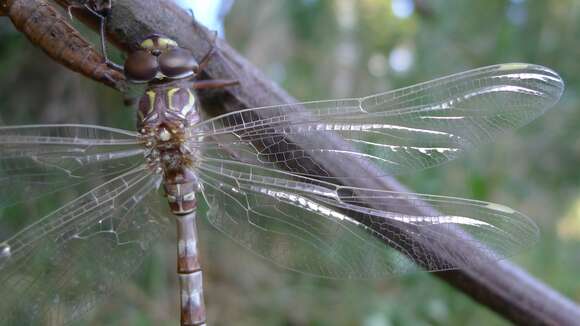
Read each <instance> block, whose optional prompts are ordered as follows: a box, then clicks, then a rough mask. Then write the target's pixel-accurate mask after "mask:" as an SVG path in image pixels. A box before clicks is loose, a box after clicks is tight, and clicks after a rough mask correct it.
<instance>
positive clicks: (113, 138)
mask: <svg viewBox="0 0 580 326" xmlns="http://www.w3.org/2000/svg"><path fill="white" fill-rule="evenodd" d="M143 151H144V150H143V147H142V146H140V145H139V141H138V139H137V137H136V134H135V133H131V132H128V131H124V130H119V129H113V128H106V127H97V126H85V125H30V126H8V127H0V209H2V208H5V207H9V206H11V205H13V204H16V203H18V202H19V201H22V200H27V201H30V200H32V199H36V198H39V197H41V196H44V195H48V194H52V193H56V192H59V191H60V192H62V191H66V190H67V189H68V190H70V189H72V188H75V187H78V186H84V187H85V189H88V188H90V187H91V186H90V185H87V184H88V183H92V184H93V185H95V184H100V183H102V182H104V181H106V180H109V179H110V178H113V177H115V176H118V175H120V174H122V173H124V172H126V171H128V170H131V169H134V168H135V167H137V166H139V165H141V164H143Z"/></svg>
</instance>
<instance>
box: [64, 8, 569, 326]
mask: <svg viewBox="0 0 580 326" xmlns="http://www.w3.org/2000/svg"><path fill="white" fill-rule="evenodd" d="M57 2H59V3H60V4H61V5H64V6H66V5H67V4H69V3H70V2H71V0H57ZM79 18H80V19H81V20H83V21H85V22H86V23H88V24H89V25H90V26H93V27H94V26H96V20H95V18H94V17H91V16H89V15H86V14H81V15H80V17H79ZM154 32H156V33H162V34H165V35H167V36H170V37H172V38H174V39H175V40H176V41H177V42H178V43H179V44H180V45H181V46H183V47H186V48H189V49H191V50H192V51H193V53H194V55H195V56H196V58H198V59H199V58H201V57H202V56H203V55H204V54H205V53H206V52H207V50H208V48H209V41H208V40H210V39H211V35H212V34H211V32H210V31H208V30H207V29H206V28H204V27H203V26H201V25H199V24H196V23H193V22H192V17H191V16H190V15H189V14H188V13H187V12H186V11H185V10H183V9H182V8H180V7H178V6H177V5H175V4H174V3H173V2H171V1H158V0H116V1H113V10H112V14H111V17H110V20H109V23H108V26H107V33H108V37H109V40H110V41H112V42H113V43H114V44H115V45H117V46H118V47H119V48H121V49H124V50H126V49H128V48H131V47H132V45H133V44H136V43H137V42H138V41H140V39H141V38H142V37H143V36H145V35H147V34H151V33H154ZM217 47H218V48H219V51H218V53H217V54H216V55H215V56H214V58H213V59H212V61H211V63H210V65H209V67H208V68H207V70H206V74H207V76H206V77H207V78H211V79H237V80H239V81H240V84H241V87H233V88H228V89H226V90H225V91H224V92H223V93H222V92H220V93H219V98H217V96H214V95H215V94H214V93H211V92H204V93H202V94H201V95H202V101H203V105H204V109H205V110H207V111H209V113H210V114H212V115H219V114H223V113H227V112H233V111H237V110H240V109H243V108H250V107H261V106H267V105H274V104H283V103H295V102H296V100H295V99H294V98H292V97H291V96H290V95H288V94H287V93H286V92H285V91H284V90H282V89H281V88H280V87H278V86H277V85H276V84H274V83H273V82H272V81H270V80H269V79H267V78H266V77H265V76H264V75H262V73H260V72H259V71H258V69H257V68H255V67H254V66H253V65H252V64H250V63H249V62H248V61H247V60H246V59H244V58H243V57H242V56H241V55H240V54H239V53H237V52H236V51H235V50H234V49H232V48H231V47H230V46H229V45H228V44H227V43H226V42H225V41H223V40H218V42H217ZM259 118H266V117H259ZM285 137H286V138H288V139H289V141H291V142H293V144H294V145H296V146H299V147H300V145H301V143H302V144H305V143H304V142H305V141H308V140H306V139H299V138H293V137H292V136H287V135H285ZM317 141H319V142H321V143H327V144H333V145H332V146H327V147H329V148H338V147H344V148H348V145H347V144H346V143H344V141H343V140H342V139H341V138H340V137H336V136H333V135H328V136H325V137H321V139H317ZM310 159H312V160H314V161H316V162H317V165H320V166H322V167H323V168H324V169H325V171H330V172H332V173H334V174H335V175H340V176H347V178H345V179H341V182H342V183H343V184H344V185H348V186H353V187H362V188H373V189H384V190H393V191H406V189H405V188H404V187H403V186H402V185H401V184H399V183H398V182H397V181H396V179H394V178H391V177H383V178H376V177H373V176H376V175H381V174H382V173H381V171H380V170H379V169H378V168H377V167H375V166H373V165H371V164H369V163H368V162H366V163H364V162H362V161H353V162H352V164H351V165H350V166H348V167H347V166H342V165H339V164H337V163H336V162H332V161H328V160H325V159H324V158H322V157H311V158H310ZM311 167H312V168H313V169H314V168H315V167H313V166H311ZM362 175H367V176H368V178H361V176H362ZM348 176H350V178H348ZM369 206H372V203H369ZM409 207H411V205H409ZM413 210H414V211H409V212H406V213H408V214H413V213H423V214H428V213H429V212H430V210H429V208H426V207H423V208H413ZM431 212H432V211H431ZM381 232H385V233H387V232H406V234H405V240H406V241H402V243H400V244H399V245H400V246H401V247H402V248H408V249H409V251H410V252H414V251H417V250H416V249H417V247H421V248H423V249H422V250H421V252H414V253H413V257H411V258H412V259H417V258H421V256H422V255H430V257H435V259H440V260H443V261H448V260H450V257H449V256H443V257H442V256H441V254H440V252H441V250H440V249H438V248H442V247H443V246H445V251H447V252H451V253H453V254H456V255H458V256H462V257H469V256H471V255H473V254H474V253H475V254H476V252H474V251H473V250H478V249H477V247H475V246H474V247H469V246H464V247H458V246H453V244H452V243H445V242H439V243H437V240H435V241H434V242H433V243H427V244H426V243H424V242H425V240H421V239H418V238H417V237H416V236H414V235H413V233H412V232H409V231H408V230H405V229H400V228H398V227H397V226H393V228H392V229H389V230H381ZM414 241H416V242H414ZM482 255H484V254H482ZM450 265H453V262H452V261H450ZM434 275H435V276H437V277H439V278H440V279H442V280H443V281H445V282H447V283H449V284H450V285H452V286H454V287H456V288H457V289H459V290H461V291H462V292H463V293H465V294H466V295H468V296H470V297H471V298H473V299H474V300H476V301H478V302H479V303H481V304H483V305H485V306H487V307H489V308H490V309H492V310H494V311H495V312H497V313H498V314H500V315H502V316H503V317H504V318H506V319H508V320H510V321H512V322H514V323H517V324H522V325H577V324H578V322H579V321H580V308H579V307H578V306H576V305H575V304H574V303H573V302H572V301H570V300H569V299H567V298H565V297H563V296H562V295H561V294H559V293H558V292H556V291H555V290H553V289H551V288H549V287H548V286H546V285H544V284H543V283H541V282H540V281H538V280H536V279H535V278H533V277H532V276H530V275H528V274H527V273H526V272H524V271H523V270H521V269H520V268H519V267H517V266H514V265H513V264H511V263H510V262H508V261H500V262H497V263H493V264H482V265H480V266H477V268H466V269H461V270H453V271H446V272H439V273H434Z"/></svg>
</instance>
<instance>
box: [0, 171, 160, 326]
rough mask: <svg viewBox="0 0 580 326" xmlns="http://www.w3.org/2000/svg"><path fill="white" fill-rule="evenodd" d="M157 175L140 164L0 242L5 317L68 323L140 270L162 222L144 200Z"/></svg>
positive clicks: (11, 321)
mask: <svg viewBox="0 0 580 326" xmlns="http://www.w3.org/2000/svg"><path fill="white" fill-rule="evenodd" d="M159 182H160V177H159V176H157V175H152V174H150V172H149V171H147V170H146V169H145V168H137V169H134V170H132V171H129V172H126V173H124V174H122V175H120V176H118V177H115V178H113V179H112V180H110V181H109V182H107V183H105V184H103V185H101V186H99V187H97V188H95V189H93V190H91V191H89V192H87V193H86V194H84V195H83V196H81V197H79V198H77V199H75V200H73V201H71V202H69V203H68V204H66V205H64V206H63V207H61V208H60V209H58V210H56V211H55V212H53V213H51V214H48V215H46V216H45V217H43V218H41V219H40V220H38V221H37V222H36V223H33V224H32V225H30V226H28V227H26V228H24V229H23V230H21V231H20V232H18V233H17V234H15V235H14V236H12V237H10V238H9V239H6V240H4V241H3V242H2V241H0V247H1V248H2V250H0V251H1V252H2V253H0V284H2V287H0V296H1V297H2V298H3V299H2V301H1V302H0V321H1V324H2V325H62V324H67V323H69V322H71V321H73V320H74V319H76V318H79V317H80V316H82V315H83V314H84V313H85V312H86V311H88V310H89V309H91V308H92V306H93V305H94V304H95V302H96V301H98V300H99V299H100V298H101V296H102V295H104V294H106V293H108V292H109V291H111V290H112V288H114V286H115V284H118V283H117V282H121V281H122V280H123V279H124V278H125V277H127V275H128V274H130V273H131V272H132V271H133V270H135V269H136V268H137V266H138V265H139V262H140V261H141V260H142V259H143V257H144V256H145V255H146V253H147V248H148V247H149V245H150V244H151V242H152V241H153V240H155V239H156V238H157V237H158V235H159V233H160V232H161V230H162V229H163V227H162V224H163V223H162V220H160V219H158V218H157V217H156V216H155V215H154V213H153V210H152V209H151V208H150V207H149V206H148V205H143V201H144V198H145V197H147V196H149V195H150V194H151V193H152V191H153V190H154V189H156V188H157V187H158V185H159ZM153 193H154V192H153ZM147 202H148V203H151V200H149V199H147Z"/></svg>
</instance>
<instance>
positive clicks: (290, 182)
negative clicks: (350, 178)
mask: <svg viewBox="0 0 580 326" xmlns="http://www.w3.org/2000/svg"><path fill="white" fill-rule="evenodd" d="M199 176H200V178H201V180H202V182H203V194H204V197H205V199H206V201H207V203H208V205H209V214H208V218H209V221H210V223H211V224H212V225H213V226H215V227H216V228H217V229H219V230H220V231H222V232H223V233H225V234H226V235H227V236H229V237H230V238H232V239H233V240H234V241H236V242H238V243H239V244H241V245H242V246H244V247H246V248H247V249H249V250H251V251H253V252H254V253H257V254H258V255H260V256H262V257H265V258H266V259H268V260H271V261H273V262H275V263H276V264H278V265H280V266H283V267H286V268H289V269H292V270H295V271H300V272H303V273H307V274H310V275H316V276H323V277H331V278H349V279H361V278H381V277H386V276H392V275H395V274H401V273H404V272H406V271H409V270H413V269H414V268H415V264H413V262H416V263H418V264H419V265H420V266H421V267H422V268H423V269H425V270H428V271H441V270H447V269H456V268H467V267H471V266H474V265H477V264H482V263H490V262H494V261H495V260H498V259H502V258H505V257H509V256H512V255H514V254H515V253H517V252H520V251H522V250H524V249H526V248H528V247H529V246H531V245H532V244H533V243H534V242H535V241H536V240H537V237H538V230H537V227H536V225H535V224H534V223H533V222H532V221H531V220H530V219H528V218H527V217H526V216H524V215H522V214H521V213H519V212H517V211H514V210H512V209H510V208H508V207H505V206H502V205H498V204H492V203H486V202H481V201H473V200H467V199H460V198H451V197H440V196H428V195H419V194H412V193H400V192H392V191H383V190H373V189H360V188H352V187H343V186H337V185H334V184H331V183H325V182H320V181H317V180H314V179H309V178H305V177H299V176H296V175H292V174H289V173H287V172H283V171H279V170H274V169H268V168H263V167H260V166H256V165H251V164H246V163H242V162H235V161H226V160H221V159H214V158H209V157H206V158H204V159H203V162H202V163H201V165H200V168H199ZM393 249H395V250H393Z"/></svg>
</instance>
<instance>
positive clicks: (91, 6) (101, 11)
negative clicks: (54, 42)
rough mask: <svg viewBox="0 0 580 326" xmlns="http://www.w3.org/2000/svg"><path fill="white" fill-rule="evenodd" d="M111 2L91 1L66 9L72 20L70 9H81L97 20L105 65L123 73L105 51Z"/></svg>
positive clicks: (103, 0) (105, 0) (119, 66)
mask: <svg viewBox="0 0 580 326" xmlns="http://www.w3.org/2000/svg"><path fill="white" fill-rule="evenodd" d="M111 1H112V0H102V1H91V2H90V3H84V4H82V5H81V4H71V5H69V6H68V7H67V11H68V14H69V16H70V18H71V20H72V17H73V16H72V9H83V10H87V11H88V12H90V13H91V14H92V15H94V16H95V17H97V18H98V19H99V35H100V38H101V52H102V53H103V56H104V57H105V64H106V65H107V66H109V67H110V68H112V69H115V70H117V71H120V72H123V66H122V65H119V64H117V63H115V62H113V61H112V60H110V59H109V54H108V51H107V37H106V35H105V27H106V25H107V17H108V16H109V14H110V13H111V8H112V2H111Z"/></svg>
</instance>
